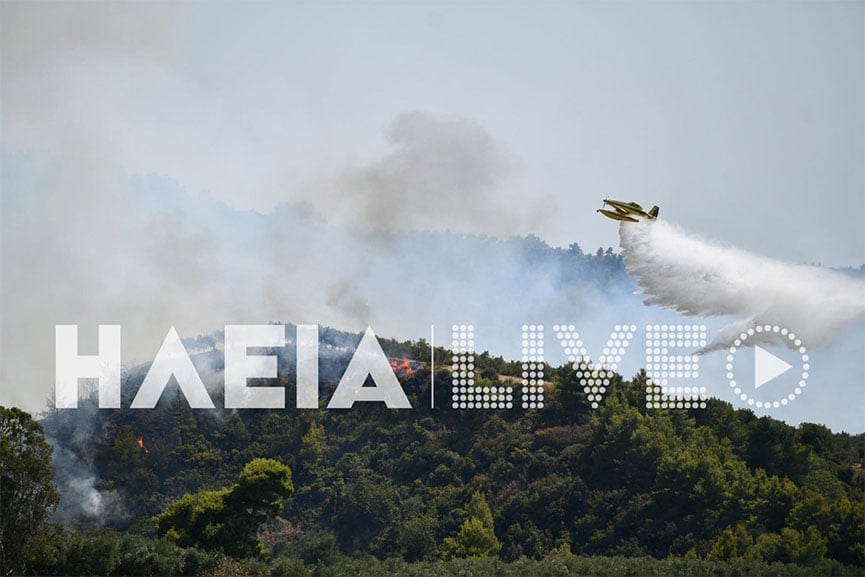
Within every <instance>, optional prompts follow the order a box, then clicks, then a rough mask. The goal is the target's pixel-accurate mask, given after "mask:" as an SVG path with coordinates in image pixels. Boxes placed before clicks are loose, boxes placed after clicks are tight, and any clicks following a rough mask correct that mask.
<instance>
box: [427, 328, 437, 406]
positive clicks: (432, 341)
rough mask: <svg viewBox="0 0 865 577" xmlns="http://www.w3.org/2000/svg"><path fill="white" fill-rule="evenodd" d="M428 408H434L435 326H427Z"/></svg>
mask: <svg viewBox="0 0 865 577" xmlns="http://www.w3.org/2000/svg"><path fill="white" fill-rule="evenodd" d="M429 349H430V353H429V408H430V409H435V408H436V327H435V325H430V326H429Z"/></svg>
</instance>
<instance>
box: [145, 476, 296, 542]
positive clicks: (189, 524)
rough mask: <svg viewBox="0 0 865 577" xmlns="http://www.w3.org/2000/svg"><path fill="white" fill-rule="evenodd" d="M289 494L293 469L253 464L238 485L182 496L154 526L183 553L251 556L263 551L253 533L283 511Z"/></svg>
mask: <svg viewBox="0 0 865 577" xmlns="http://www.w3.org/2000/svg"><path fill="white" fill-rule="evenodd" d="M293 491H294V486H293V485H292V482H291V469H289V468H288V467H287V466H286V465H283V464H282V463H279V462H278V461H274V460H273V459H255V460H253V461H251V462H249V463H248V464H247V465H246V466H245V467H244V469H243V472H242V473H241V474H240V480H239V483H238V484H236V485H234V486H233V487H230V488H228V489H222V490H220V491H202V492H199V493H195V494H186V495H184V496H183V497H182V498H181V499H179V500H178V501H175V502H173V503H171V504H170V505H168V507H166V508H165V511H163V512H162V513H161V514H159V515H157V516H156V517H154V518H153V521H154V524H155V526H156V530H157V532H158V533H159V534H160V535H165V536H166V537H168V538H169V539H170V540H172V541H174V542H176V543H177V544H179V545H181V546H183V547H188V546H200V547H203V548H205V549H218V550H221V551H224V552H225V553H227V554H229V555H254V554H256V553H259V552H260V551H261V546H260V544H259V543H258V540H257V539H256V538H255V532H256V531H257V530H258V528H259V527H261V525H262V523H264V522H265V521H266V520H267V519H268V518H270V517H273V516H275V515H278V514H279V513H280V511H282V507H283V500H285V499H287V498H288V497H289V496H290V495H291V494H292V492H293Z"/></svg>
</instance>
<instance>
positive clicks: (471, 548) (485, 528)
mask: <svg viewBox="0 0 865 577" xmlns="http://www.w3.org/2000/svg"><path fill="white" fill-rule="evenodd" d="M466 514H467V515H468V519H466V520H465V521H464V522H463V524H462V525H461V526H460V530H459V532H458V533H457V534H456V536H455V537H447V538H445V540H444V557H445V559H450V558H454V557H489V556H492V555H497V554H498V552H499V551H500V550H501V548H502V544H501V542H500V541H499V540H498V538H497V537H496V533H495V528H494V526H493V513H492V511H491V510H490V506H489V504H487V501H486V499H485V498H484V496H483V494H482V493H480V492H478V491H476V492H475V493H473V494H472V497H471V500H470V501H469V504H468V506H466Z"/></svg>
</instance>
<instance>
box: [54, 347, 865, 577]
mask: <svg viewBox="0 0 865 577" xmlns="http://www.w3.org/2000/svg"><path fill="white" fill-rule="evenodd" d="M338 336H340V335H338V334H336V333H334V334H331V335H329V334H328V333H327V332H325V333H323V336H322V340H323V341H325V342H326V341H327V340H328V338H332V339H336V338H337V337H338ZM383 346H384V349H385V351H386V353H387V354H388V355H389V356H391V357H394V358H403V357H404V358H408V359H421V360H423V359H428V358H429V356H430V351H429V348H428V346H427V345H426V343H424V342H422V341H421V342H406V343H398V342H395V341H383ZM436 355H437V357H441V359H442V364H444V361H445V359H447V358H449V355H450V353H449V352H447V351H445V350H443V349H441V350H437V353H436ZM289 356H291V355H289ZM201 362H202V361H201V359H199V360H198V363H199V364H200V363H201ZM208 362H209V361H208ZM345 362H346V359H345V358H342V357H339V356H338V355H336V356H334V358H333V359H331V360H330V361H328V360H326V359H323V360H322V363H323V364H327V363H331V364H333V366H334V368H333V370H332V371H330V372H328V370H325V369H324V368H323V370H322V375H323V376H322V378H323V379H331V380H332V379H333V378H334V375H337V374H339V373H340V371H341V370H342V368H344V364H343V363H345ZM417 364H418V365H420V368H418V369H417V370H414V371H408V372H406V373H405V374H403V375H402V378H401V379H400V380H401V382H402V385H403V388H404V389H405V391H406V393H407V395H408V396H409V399H410V401H411V403H412V406H413V407H414V408H413V409H410V410H390V409H386V408H384V407H382V406H379V404H368V405H364V404H363V403H361V404H358V405H355V407H354V408H353V409H351V410H297V409H295V408H294V407H291V408H287V409H285V410H281V411H276V410H274V411H263V410H245V411H243V410H241V411H224V410H216V411H194V410H190V409H189V408H188V406H187V405H186V403H185V401H183V400H178V399H177V398H175V397H174V395H176V390H175V391H173V392H171V394H169V391H171V389H170V390H169V391H167V392H166V394H165V395H164V396H163V399H162V401H161V402H160V405H159V406H158V407H157V409H155V410H143V411H135V410H129V409H123V410H101V411H98V413H97V412H95V411H93V410H88V409H87V407H86V406H83V405H82V408H80V409H79V410H77V411H54V412H51V413H50V414H48V415H47V416H46V417H45V418H44V419H43V421H42V424H43V426H44V427H45V431H46V434H47V435H48V436H49V437H50V438H51V439H53V442H54V443H55V444H56V445H57V448H56V451H58V452H59V453H60V454H62V455H65V456H66V457H70V456H72V454H74V453H75V452H76V451H77V452H79V453H82V454H80V455H78V457H80V460H81V461H82V462H87V463H90V469H89V470H90V471H91V472H92V474H93V479H92V481H93V489H94V491H95V493H94V494H93V495H91V496H90V498H91V499H93V498H96V497H95V496H94V495H98V498H99V499H100V500H101V501H100V506H102V508H101V509H100V514H99V515H92V516H88V515H86V514H85V513H84V512H86V510H87V508H86V504H84V505H85V506H83V507H82V504H76V503H67V504H66V505H67V506H71V505H78V506H79V507H78V510H79V512H80V514H79V516H78V517H77V518H69V517H68V516H67V517H66V519H65V521H66V526H67V530H73V531H74V530H77V531H84V532H83V533H77V535H78V536H77V537H75V535H72V536H70V537H67V540H69V539H71V540H72V542H73V544H72V545H70V544H69V542H66V541H63V540H62V539H58V540H57V541H56V542H57V543H61V545H57V546H58V547H60V548H63V547H73V549H74V547H81V546H84V545H81V544H80V543H79V544H78V545H75V544H74V543H77V541H75V539H78V540H81V539H85V540H86V539H87V538H91V539H96V538H97V536H98V538H100V539H108V537H106V535H111V533H91V532H87V531H88V530H94V529H97V528H99V529H102V530H103V531H104V530H119V531H124V532H125V533H127V535H126V536H125V537H124V539H127V540H128V539H132V538H133V537H132V535H135V534H139V535H141V537H134V538H135V539H145V541H146V540H147V539H150V538H154V537H162V538H163V540H160V541H158V542H156V543H161V545H160V547H169V546H171V547H174V545H171V542H172V541H173V542H174V543H175V544H176V545H178V546H182V547H187V548H189V547H197V548H196V549H194V550H196V551H197V550H201V551H209V552H210V553H209V554H212V555H219V554H220V551H221V552H223V553H231V554H232V556H233V557H235V558H237V559H240V558H242V557H244V556H246V557H249V558H250V559H258V561H255V563H264V562H265V561H264V560H269V561H268V562H269V563H270V569H266V570H275V569H274V567H277V566H276V565H274V563H276V562H277V561H279V563H282V565H278V567H283V569H282V570H285V571H287V570H288V569H285V567H294V569H292V571H294V570H299V569H298V568H299V567H304V566H306V565H304V564H307V565H308V566H310V567H313V566H319V567H321V566H323V565H328V564H333V563H345V561H340V560H341V559H343V558H344V557H345V556H353V557H357V556H361V558H368V556H373V557H375V558H377V559H380V560H385V559H399V560H401V561H399V563H404V562H409V563H414V562H422V561H423V562H429V561H436V560H443V559H444V560H447V559H451V561H449V563H457V561H456V559H458V558H460V557H494V558H495V557H497V558H499V559H500V560H501V561H503V562H513V561H517V560H519V559H521V558H528V559H536V560H537V559H545V558H546V559H549V558H551V556H556V555H558V556H559V557H557V558H560V559H565V560H567V559H570V558H571V555H587V556H605V557H607V556H615V557H639V558H645V557H652V558H655V559H659V560H664V559H670V558H682V559H683V560H687V559H691V560H693V561H694V562H696V560H698V559H702V560H706V562H707V563H708V562H709V561H711V562H714V563H721V562H724V561H729V560H735V559H740V560H741V561H739V562H740V563H752V565H747V567H751V569H740V571H744V572H745V573H747V572H748V571H752V572H753V571H758V572H766V571H768V569H766V567H768V565H763V564H764V563H775V562H781V563H787V564H793V565H796V566H799V567H803V568H809V567H810V568H811V569H810V570H811V571H812V572H818V573H819V572H822V573H838V572H841V573H851V572H852V573H854V574H856V573H861V571H862V569H863V567H865V545H863V531H865V519H863V505H865V497H863V480H865V475H863V470H862V465H863V458H865V444H863V435H856V436H850V435H847V434H843V433H841V434H837V433H832V432H831V431H829V430H828V429H827V428H825V427H823V426H819V425H812V424H804V425H801V426H799V427H796V428H794V427H791V426H788V425H786V424H784V423H782V422H779V421H776V420H773V419H771V418H768V417H762V418H758V417H756V416H755V415H754V414H753V413H752V412H750V411H744V410H733V409H732V407H731V406H730V405H728V404H727V403H724V402H721V401H717V400H710V401H709V403H708V407H707V408H706V409H703V410H647V409H646V408H645V406H644V398H645V397H644V395H645V376H644V375H642V374H641V375H637V376H635V377H634V378H633V379H632V380H630V381H623V380H621V379H620V378H616V379H615V380H614V381H613V383H612V384H611V386H610V387H609V391H608V393H607V395H606V397H605V399H604V401H603V403H602V404H601V407H600V408H599V409H594V410H593V409H591V408H590V407H589V404H588V403H587V401H586V400H585V396H584V394H583V392H582V384H581V382H580V378H578V377H577V375H576V374H575V372H574V370H573V368H572V367H570V366H566V367H559V368H552V367H548V368H547V370H546V372H545V373H546V375H547V379H548V382H547V383H546V389H547V404H546V407H545V408H544V409H542V410H529V411H524V410H520V409H514V410H509V411H504V410H502V411H493V410H457V409H452V408H450V406H449V405H450V403H449V400H450V398H449V397H450V392H449V386H448V384H449V378H450V375H449V372H448V371H447V370H444V369H442V370H439V371H438V374H437V375H436V382H437V383H438V387H437V390H436V394H437V400H436V408H435V409H430V408H429V402H428V401H429V394H430V388H429V387H430V374H429V370H428V366H427V365H426V364H422V363H417ZM476 365H477V366H476V371H477V372H478V374H479V375H480V377H479V379H478V381H479V383H478V385H479V386H482V385H483V384H484V382H485V381H492V380H493V379H500V378H504V376H506V375H509V374H510V375H516V374H518V372H519V371H520V367H519V365H518V364H516V363H508V362H505V361H504V360H502V359H499V358H491V357H490V356H489V355H479V356H478V358H477V361H476ZM292 368H293V367H291V366H287V367H285V370H284V371H283V370H281V374H283V375H285V376H284V377H282V378H283V380H284V381H285V384H286V386H287V389H288V391H289V392H288V396H289V398H291V397H292V396H293V394H292V393H293V389H292V384H293V382H294V375H293V374H292ZM219 370H220V367H219V366H218V363H216V366H215V367H214V371H215V372H217V373H218V372H219ZM409 373H410V374H409ZM138 379H140V375H137V374H136V373H134V372H133V373H131V374H130V376H129V377H128V379H127V381H128V382H127V387H126V394H131V393H130V392H134V390H135V388H136V383H135V381H136V380H138ZM333 382H335V381H332V382H331V385H330V387H324V386H323V387H322V395H323V396H324V397H325V401H326V398H327V396H328V395H329V392H328V391H329V389H332V387H333ZM216 396H217V397H218V393H217V395H216ZM215 400H216V403H217V406H219V405H220V404H221V399H218V398H216V399H215ZM91 402H92V401H91ZM124 406H128V402H125V403H124ZM94 415H98V418H95V417H94ZM85 441H86V442H85ZM83 453H87V454H86V455H85V454H83ZM262 458H266V459H273V460H275V461H278V462H280V463H282V464H284V465H287V466H288V468H289V469H290V473H289V479H290V484H292V485H293V492H291V491H289V492H287V493H286V494H290V495H291V496H290V497H289V498H288V499H287V501H286V506H285V507H284V509H282V511H281V512H280V513H278V514H273V515H264V516H262V520H265V518H266V522H264V524H263V525H261V528H260V529H259V530H258V532H257V543H254V544H255V545H256V546H257V549H256V550H249V551H246V552H245V553H244V554H239V553H237V543H236V542H231V541H230V540H228V538H227V537H226V540H225V541H223V542H220V540H219V539H218V538H215V537H214V535H217V536H218V535H220V534H221V533H218V532H217V533H214V532H213V531H214V530H212V526H211V529H207V530H206V531H209V533H208V535H209V537H208V538H207V539H204V538H203V537H202V538H200V539H199V540H196V537H195V531H196V530H198V529H196V528H195V527H194V526H193V525H194V524H195V523H196V522H198V521H196V520H195V519H198V517H195V515H198V513H192V512H190V513H189V515H188V516H187V517H184V518H181V517H182V516H177V515H175V516H174V517H173V518H172V519H170V521H171V522H170V523H169V522H164V523H161V524H160V525H159V526H157V523H155V522H154V517H155V516H158V515H162V517H161V518H162V519H163V520H165V518H166V517H165V513H164V512H165V511H166V510H167V508H171V507H174V509H172V510H174V511H175V512H176V511H177V505H176V504H175V505H171V504H172V503H173V502H176V501H177V499H179V498H181V497H183V496H184V495H185V494H190V495H191V497H189V498H188V499H191V500H190V501H189V503H190V505H189V506H190V507H192V506H193V504H195V503H198V505H195V506H202V507H205V509H206V507H207V506H209V505H201V503H206V502H207V500H208V499H211V500H212V499H214V497H213V496H214V495H221V496H220V497H219V498H218V504H217V505H214V506H213V507H214V508H213V511H216V513H214V514H218V513H219V511H222V509H223V508H230V507H231V506H233V505H232V502H231V497H230V496H228V495H229V494H230V493H231V489H229V488H230V487H233V486H243V484H244V481H243V479H244V478H245V477H244V475H246V476H248V475H249V473H248V472H247V471H246V470H245V469H244V468H245V467H246V466H247V464H249V463H250V462H253V461H254V460H256V459H262ZM57 466H58V462H57V460H56V459H55V468H56V467H57ZM63 474H64V473H63V472H62V471H58V477H62V475H63ZM238 479H240V485H236V484H237V483H238ZM235 493H238V494H239V490H235ZM223 500H224V502H223ZM274 502H275V501H274ZM109 503H110V506H109V505H108V504H109ZM278 509H279V507H276V508H274V510H273V511H274V512H278ZM68 510H70V509H67V511H68ZM202 510H204V509H202ZM226 510H227V509H226ZM190 511H193V509H190ZM196 511H197V509H196ZM211 512H212V511H211ZM208 514H209V513H208ZM199 517H200V518H204V513H201V514H200V515H199ZM193 518H195V519H193ZM184 519H185V520H184ZM171 523H174V525H171ZM184 523H186V524H187V525H185V526H184V525H183V524H184ZM214 523H215V522H214ZM256 526H257V525H256ZM169 527H173V528H172V529H171V530H169V529H168V528H169ZM202 531H204V529H202ZM206 531H205V532H206ZM181 534H182V535H183V537H182V538H181ZM202 534H203V533H202ZM82 535H83V536H82ZM88 535H89V536H90V537H87V536H88ZM190 535H191V536H190ZM225 535H228V533H225ZM165 539H167V542H166V541H165ZM62 543H66V545H63V544H62ZM121 545H122V546H121ZM114 546H115V547H120V549H118V551H122V550H124V549H123V547H127V548H128V547H132V545H129V544H128V543H127V544H126V545H123V544H122V543H121V544H120V545H118V544H117V543H115V544H114ZM133 549H134V547H133ZM172 550H174V549H172ZM179 550H180V549H178V551H179ZM188 550H190V551H192V550H193V549H188ZM256 551H257V552H256ZM55 553H56V556H58V559H59V558H61V557H63V555H61V553H63V552H62V551H61V552H57V551H55ZM64 554H65V553H64ZM118 555H119V557H118V558H121V557H122V555H121V554H120V553H118ZM165 555H168V553H165ZM67 557H68V555H67ZM46 558H50V555H49V556H47V557H46ZM208 559H211V558H210V557H208ZM214 559H215V558H214ZM224 559H228V560H230V559H229V558H224ZM280 560H281V561H280ZM201 562H202V563H204V565H202V567H209V569H208V570H213V565H212V564H211V565H207V563H206V562H204V561H201ZM215 562H216V561H212V563H215ZM226 562H227V561H226ZM369 562H370V563H376V562H374V561H373V560H370V561H369ZM393 562H396V561H393ZM563 562H564V561H563ZM622 562H626V561H622ZM683 562H684V561H683ZM57 563H58V565H57V567H60V568H61V570H60V572H63V570H62V567H63V565H62V564H61V563H60V562H59V561H58V562H57ZM118 563H119V561H118ZM249 563H253V561H251V560H250V561H249ZM754 564H756V565H754ZM118 566H119V565H118ZM181 566H182V564H181V565H178V567H181ZM262 566H266V565H262ZM706 566H707V567H708V566H709V565H706ZM724 566H725V565H723V563H722V564H721V565H715V567H724ZM185 567H186V569H178V570H177V571H183V570H186V571H189V570H190V566H188V565H187V566H185ZM418 567H420V566H418ZM430 567H433V566H429V567H428V568H430ZM598 567H600V566H597V567H596V568H595V569H587V571H594V572H598V573H603V572H604V571H606V569H603V568H598ZM621 567H623V566H620V568H621ZM637 567H639V566H637ZM665 567H667V568H668V569H669V567H670V566H668V565H665ZM730 567H733V565H730V566H727V568H728V569H729V568H730ZM740 567H743V566H740ZM754 567H762V568H763V569H754ZM845 567H846V569H845ZM55 569H56V567H55ZM193 569H195V567H193ZM52 570H54V569H52V566H51V564H50V563H48V565H47V566H45V567H43V571H48V572H50V571H52ZM113 570H117V571H120V569H113ZM172 570H174V569H172ZM250 570H252V569H250ZM261 570H262V571H264V570H265V569H261ZM368 570H369V569H368ZM418 570H419V569H418ZM430 570H431V569H430ZM490 570H492V569H490ZM501 570H502V571H504V569H501ZM609 571H610V574H614V573H615V572H616V570H613V569H610V570H609ZM659 571H661V572H662V573H663V570H662V569H659ZM681 571H684V572H691V573H693V572H694V569H693V568H691V569H687V570H686V569H681ZM718 571H721V573H723V572H724V571H722V570H720V569H718ZM730 571H733V570H732V569H730ZM773 571H776V570H775V569H773ZM778 571H781V570H778ZM785 571H786V572H788V573H790V572H791V571H793V569H790V568H788V569H786V570H783V571H781V572H785ZM105 572H109V571H105Z"/></svg>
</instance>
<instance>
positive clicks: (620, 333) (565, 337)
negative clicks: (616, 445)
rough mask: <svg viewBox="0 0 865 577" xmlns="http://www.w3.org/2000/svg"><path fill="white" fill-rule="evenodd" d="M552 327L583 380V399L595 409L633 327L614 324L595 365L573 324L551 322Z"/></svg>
mask: <svg viewBox="0 0 865 577" xmlns="http://www.w3.org/2000/svg"><path fill="white" fill-rule="evenodd" d="M553 330H554V331H556V337H558V339H559V343H561V345H562V347H563V348H564V350H565V354H566V355H568V361H569V362H571V363H573V365H574V369H576V371H577V378H578V379H580V380H581V382H582V383H583V391H585V393H586V398H587V399H588V400H589V402H590V403H592V408H593V409H597V408H598V404H599V403H600V402H601V399H603V398H604V393H606V392H607V387H608V386H610V379H611V378H612V377H613V375H614V371H616V369H618V368H619V363H620V362H622V356H623V355H624V354H625V350H626V349H627V348H628V344H630V342H631V339H632V338H634V332H635V331H636V330H637V327H636V326H635V325H616V326H615V327H614V329H613V332H612V333H611V334H610V340H608V341H607V346H606V347H604V350H603V353H604V354H602V355H601V356H600V357H598V363H599V365H598V366H595V365H594V364H593V363H592V358H591V357H589V356H588V355H587V354H586V352H587V351H586V347H585V346H583V341H582V340H581V339H580V335H579V333H577V331H576V330H575V329H574V325H555V326H553Z"/></svg>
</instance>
